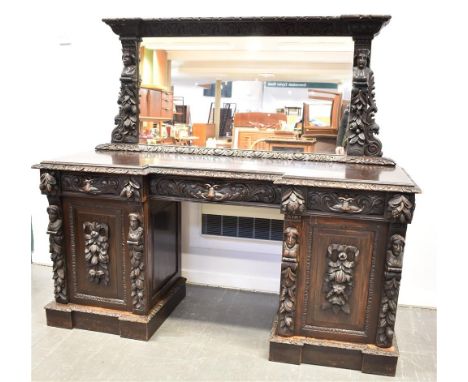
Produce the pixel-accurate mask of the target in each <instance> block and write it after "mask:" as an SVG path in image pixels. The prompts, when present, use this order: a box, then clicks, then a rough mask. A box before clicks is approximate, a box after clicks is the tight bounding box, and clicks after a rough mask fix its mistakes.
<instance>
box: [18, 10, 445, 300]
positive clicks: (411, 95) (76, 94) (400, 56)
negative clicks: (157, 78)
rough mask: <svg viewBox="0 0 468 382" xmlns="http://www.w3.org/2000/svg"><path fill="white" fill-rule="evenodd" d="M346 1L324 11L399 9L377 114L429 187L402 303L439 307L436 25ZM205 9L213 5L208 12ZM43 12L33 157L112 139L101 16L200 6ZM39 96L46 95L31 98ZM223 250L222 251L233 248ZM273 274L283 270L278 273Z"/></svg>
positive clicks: (43, 243)
mask: <svg viewBox="0 0 468 382" xmlns="http://www.w3.org/2000/svg"><path fill="white" fill-rule="evenodd" d="M57 4H59V3H57ZM166 4H167V3H166ZM368 5H369V4H368ZM346 8H347V9H346ZM346 8H342V9H339V10H330V11H329V12H320V13H324V14H338V13H359V12H365V13H374V14H379V13H390V14H392V16H393V19H392V20H391V22H390V24H389V25H388V26H387V27H385V28H384V29H383V30H382V32H381V34H380V35H379V36H378V37H377V38H376V39H375V40H374V44H373V52H372V67H373V69H374V72H375V76H376V99H377V105H378V106H379V112H378V114H377V122H378V123H379V124H380V126H381V134H380V138H381V140H382V142H383V144H384V146H383V151H384V154H385V156H387V157H390V158H393V159H395V160H397V162H398V163H399V164H400V165H401V166H403V167H404V168H405V169H406V170H407V171H408V172H409V173H410V174H411V176H412V177H413V178H414V180H415V181H416V182H417V183H418V184H419V185H420V187H421V188H422V189H423V194H422V195H419V196H418V197H417V209H416V213H415V217H414V221H413V223H412V224H411V225H410V226H409V228H408V233H407V246H406V250H405V264H404V271H403V284H402V288H401V295H400V302H401V303H403V304H413V305H422V306H435V305H436V297H435V296H436V289H435V278H436V275H435V269H436V265H435V259H436V254H435V241H436V238H437V232H436V230H435V224H434V216H433V210H432V208H431V206H433V205H434V203H437V195H436V193H435V189H434V184H435V183H437V178H436V177H434V174H433V168H431V167H430V166H429V162H430V159H429V157H430V155H429V153H430V151H431V150H432V149H433V147H434V140H433V135H432V133H431V123H433V121H434V114H433V113H431V112H429V113H426V112H419V111H420V110H423V111H429V110H430V109H432V107H431V106H430V105H431V104H432V103H433V101H434V97H433V96H432V94H431V91H430V90H431V89H430V88H428V85H430V82H431V78H430V77H428V76H427V73H428V71H426V67H427V66H428V65H431V60H432V50H431V49H432V44H431V43H430V42H429V41H428V39H427V35H426V33H427V28H426V27H428V25H426V24H424V20H422V21H420V22H419V25H418V27H417V28H415V24H414V21H413V17H414V14H413V13H411V12H408V11H407V10H406V9H402V8H398V9H395V10H393V9H392V7H391V6H388V7H382V6H376V5H372V6H367V7H360V8H359V9H356V8H351V7H349V6H348V7H346ZM234 10H235V11H236V12H235V15H241V14H242V8H240V7H239V8H234V9H233V8H231V9H230V10H229V13H228V10H222V9H219V8H218V10H217V12H216V15H226V16H229V15H234V13H233V11H234ZM351 10H352V12H351ZM347 11H348V12H347ZM181 12H182V13H181ZM192 12H193V10H192ZM284 13H285V9H284V8H282V9H281V10H280V9H278V8H276V10H275V8H272V7H268V9H263V10H262V11H259V10H257V11H255V12H252V11H250V12H249V13H247V14H245V15H250V14H257V15H261V14H265V15H266V14H271V15H274V14H280V15H283V14H284ZM288 13H290V14H292V15H294V13H297V12H294V9H291V10H290V12H288ZM301 13H304V14H317V9H316V8H315V7H314V8H312V7H310V9H309V10H307V7H306V8H305V9H304V8H302V12H301ZM197 15H213V13H202V12H199V13H197ZM42 16H43V18H42V19H41V20H33V21H34V23H33V24H32V25H30V26H31V27H32V26H37V27H39V29H37V30H35V31H34V33H31V35H30V36H29V38H28V39H27V40H26V41H20V42H19V43H20V44H21V45H22V46H23V48H22V50H21V51H22V52H23V53H24V54H23V55H22V56H21V57H18V58H17V59H18V60H22V61H24V64H26V65H25V67H24V70H23V71H21V72H19V73H16V75H17V76H18V77H19V78H20V79H22V80H24V81H25V83H27V84H28V87H27V89H24V91H23V97H25V98H23V99H25V100H29V101H28V102H27V103H25V106H27V109H28V111H29V113H28V116H26V115H25V116H24V118H21V119H20V121H21V123H22V124H24V126H25V127H27V130H28V132H29V134H30V135H29V136H28V137H27V139H28V140H30V142H35V143H38V144H36V145H30V150H29V152H28V153H25V155H26V156H27V159H28V162H29V163H31V164H32V163H37V162H39V161H40V160H43V159H50V158H55V157H59V156H62V155H66V154H68V153H72V152H81V151H86V150H90V149H92V148H93V147H94V146H95V145H96V144H98V143H104V142H108V141H109V139H110V132H111V130H112V128H113V117H114V115H115V114H116V112H117V105H116V99H117V95H118V90H119V81H118V78H119V74H120V70H121V63H120V54H121V53H120V52H121V51H120V42H119V40H118V38H117V37H116V36H115V35H114V34H113V33H112V32H111V30H110V28H109V27H108V26H107V25H105V24H104V23H102V22H101V21H100V19H101V18H103V17H118V16H126V17H130V16H143V17H166V16H167V17H169V16H193V14H192V13H187V12H184V8H182V7H176V6H170V5H169V6H168V5H166V6H165V8H164V9H158V8H156V7H155V6H154V5H153V6H148V4H147V6H146V7H143V6H142V5H140V3H138V2H132V6H131V9H129V8H128V7H125V6H124V5H123V3H122V2H116V3H113V5H112V7H110V6H106V7H104V6H101V5H100V4H99V3H96V4H95V5H94V6H93V8H91V7H82V6H78V5H76V4H74V5H71V6H70V5H67V6H66V7H65V6H64V5H57V8H56V9H55V11H54V12H51V13H50V14H44V13H43V14H42ZM37 23H40V25H37ZM31 31H32V30H31ZM415 46H416V47H417V50H416V51H415V50H414V47H415ZM30 97H33V98H30ZM31 99H35V100H36V101H35V102H30V100H31ZM31 103H32V104H31ZM417 111H418V112H417ZM446 112H447V111H446V110H441V113H440V114H438V118H437V119H438V120H440V121H443V119H444V113H446ZM31 115H32V116H33V117H32V118H31ZM25 177H27V179H28V181H29V184H28V186H27V187H28V189H29V190H30V193H29V194H28V200H29V202H30V203H29V204H30V211H31V214H32V220H33V227H34V238H35V253H34V258H33V259H34V261H37V262H40V263H44V262H47V261H48V260H47V259H48V243H47V236H46V235H45V234H44V232H45V231H46V224H47V214H46V213H45V208H46V205H47V204H46V200H45V197H43V196H41V195H40V194H39V192H38V190H37V184H38V173H37V171H32V170H31V171H27V172H25ZM219 256H220V257H221V259H222V256H223V255H222V254H219ZM255 260H256V259H255V258H254V259H253V261H255ZM245 261H250V260H249V259H246V260H245ZM226 266H227V263H226ZM236 271H237V270H236V268H234V269H232V268H231V270H229V267H227V268H225V269H223V262H222V261H220V262H219V268H218V269H214V270H213V276H214V277H215V274H216V272H233V273H234V274H235V273H236ZM238 273H240V272H238ZM271 277H278V275H277V274H274V275H273V274H272V275H271ZM205 282H206V283H207V284H210V283H211V282H212V280H211V279H210V278H209V277H207V278H206V279H205ZM216 284H218V283H216ZM254 289H262V288H254Z"/></svg>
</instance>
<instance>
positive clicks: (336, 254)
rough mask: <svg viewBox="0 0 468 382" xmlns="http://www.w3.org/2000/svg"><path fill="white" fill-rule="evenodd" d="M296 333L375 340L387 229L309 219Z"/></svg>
mask: <svg viewBox="0 0 468 382" xmlns="http://www.w3.org/2000/svg"><path fill="white" fill-rule="evenodd" d="M307 219H310V224H309V225H308V227H309V228H308V237H307V241H308V243H307V248H306V251H305V256H306V259H304V260H303V261H302V262H301V263H302V264H304V265H303V266H302V267H301V269H302V273H301V278H302V280H303V283H302V288H303V293H300V294H299V295H300V296H304V298H303V300H302V317H301V318H300V320H301V323H300V328H301V331H302V334H304V335H307V336H313V337H316V338H326V339H336V340H345V341H357V342H373V341H374V340H375V332H376V324H377V317H378V302H379V296H380V287H381V286H380V282H379V280H381V275H382V271H383V259H384V257H385V248H384V240H383V239H384V238H385V233H386V229H387V228H386V225H385V224H384V223H379V222H360V221H353V220H346V219H332V218H315V217H314V218H307Z"/></svg>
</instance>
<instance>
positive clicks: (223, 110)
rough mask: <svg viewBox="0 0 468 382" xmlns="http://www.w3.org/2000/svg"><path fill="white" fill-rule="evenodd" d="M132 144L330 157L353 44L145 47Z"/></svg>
mask: <svg viewBox="0 0 468 382" xmlns="http://www.w3.org/2000/svg"><path fill="white" fill-rule="evenodd" d="M139 49H140V51H139V55H140V60H139V62H140V67H139V76H140V81H141V82H140V89H139V96H140V104H139V113H140V114H139V143H141V144H148V145H179V146H197V147H212V148H214V147H218V148H232V149H250V150H267V151H286V152H302V153H335V151H336V147H337V145H338V146H340V145H341V142H342V139H343V134H344V131H343V130H344V128H345V127H346V122H347V121H346V115H347V113H346V112H345V110H346V108H347V107H348V105H349V98H350V94H351V87H352V67H353V50H354V43H353V40H352V38H351V37H346V36H343V37H316V36H306V37H304V36H294V37H291V36H276V37H270V36H255V37H230V36H226V37H145V38H143V39H142V41H141V44H140V48H139Z"/></svg>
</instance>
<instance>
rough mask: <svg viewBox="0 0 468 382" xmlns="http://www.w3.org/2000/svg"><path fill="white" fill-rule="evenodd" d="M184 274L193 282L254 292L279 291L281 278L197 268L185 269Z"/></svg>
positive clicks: (189, 281) (188, 280)
mask: <svg viewBox="0 0 468 382" xmlns="http://www.w3.org/2000/svg"><path fill="white" fill-rule="evenodd" d="M182 276H183V277H186V278H187V282H188V283H191V284H201V285H209V286H212V287H221V288H230V289H240V290H247V291H252V292H264V293H276V294H277V293H278V292H279V281H280V280H279V279H278V278H267V277H252V276H245V275H242V274H232V273H219V272H206V271H200V270H196V269H183V268H182Z"/></svg>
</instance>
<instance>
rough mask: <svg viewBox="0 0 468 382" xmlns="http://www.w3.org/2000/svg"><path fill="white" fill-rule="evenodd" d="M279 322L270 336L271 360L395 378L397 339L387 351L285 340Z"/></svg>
mask: <svg viewBox="0 0 468 382" xmlns="http://www.w3.org/2000/svg"><path fill="white" fill-rule="evenodd" d="M276 326H277V321H275V322H274V323H273V328H272V332H271V336H270V356H269V360H270V361H274V362H285V363H293V364H296V365H299V364H301V363H309V364H313V365H322V366H331V367H340V368H344V369H353V370H361V371H362V372H363V373H369V374H379V375H387V376H392V377H393V376H394V375H395V372H396V366H397V361H398V355H399V352H398V347H397V343H396V338H395V337H394V339H393V346H392V347H390V348H388V349H385V348H379V347H378V346H376V345H372V344H358V343H351V342H341V341H331V340H321V339H315V338H310V337H302V336H293V337H282V336H278V335H277V334H276Z"/></svg>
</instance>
